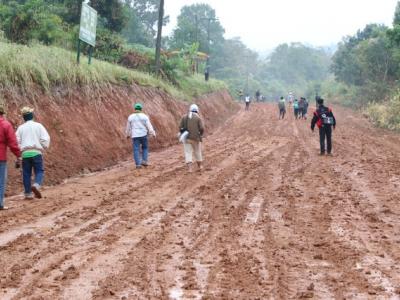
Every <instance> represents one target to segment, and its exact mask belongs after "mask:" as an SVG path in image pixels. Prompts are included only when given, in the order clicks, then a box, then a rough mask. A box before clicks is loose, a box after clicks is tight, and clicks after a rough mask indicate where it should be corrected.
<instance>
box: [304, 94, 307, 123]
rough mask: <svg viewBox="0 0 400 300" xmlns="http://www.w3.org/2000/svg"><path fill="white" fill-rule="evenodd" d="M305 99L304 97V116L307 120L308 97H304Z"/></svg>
mask: <svg viewBox="0 0 400 300" xmlns="http://www.w3.org/2000/svg"><path fill="white" fill-rule="evenodd" d="M303 99H304V108H303V118H304V120H307V112H308V101H307V99H306V98H303Z"/></svg>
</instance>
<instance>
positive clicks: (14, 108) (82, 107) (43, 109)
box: [2, 86, 238, 194]
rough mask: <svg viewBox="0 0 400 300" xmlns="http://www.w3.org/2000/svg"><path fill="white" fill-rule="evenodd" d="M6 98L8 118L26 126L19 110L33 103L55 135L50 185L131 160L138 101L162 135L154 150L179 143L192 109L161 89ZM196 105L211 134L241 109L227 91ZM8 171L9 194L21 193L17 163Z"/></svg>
mask: <svg viewBox="0 0 400 300" xmlns="http://www.w3.org/2000/svg"><path fill="white" fill-rule="evenodd" d="M2 96H3V97H4V98H5V100H6V102H7V103H8V114H7V118H8V119H10V120H11V121H12V122H13V124H14V125H15V126H17V125H18V124H20V123H21V122H22V120H21V117H20V116H19V115H18V111H19V109H20V108H21V107H22V106H23V105H28V104H29V105H32V106H34V107H35V109H36V112H37V113H36V116H37V119H38V121H39V122H42V123H43V124H44V125H45V126H46V128H47V129H48V131H49V133H50V135H51V138H52V143H51V147H50V150H49V151H48V152H47V153H46V154H45V155H46V159H45V168H46V178H45V184H46V185H52V184H57V183H60V182H62V180H64V179H65V178H67V177H70V176H72V175H76V174H78V173H82V172H89V171H95V170H100V169H102V168H104V167H108V166H112V165H114V164H116V163H117V162H119V161H121V160H126V159H127V158H128V157H129V154H130V152H131V144H130V142H129V141H128V140H126V139H125V136H124V130H125V126H126V120H127V117H128V116H129V114H130V113H132V111H133V109H132V104H133V103H134V102H135V101H139V102H142V103H143V104H144V108H145V109H144V111H145V112H146V113H147V114H149V115H150V118H151V120H152V123H153V125H154V127H155V129H156V131H157V138H156V139H152V140H151V144H150V146H151V149H152V150H155V149H159V148H161V147H165V146H168V145H171V144H176V143H177V139H176V133H177V129H178V124H177V123H178V120H179V119H180V117H181V116H182V114H183V113H184V112H185V111H186V110H187V107H188V105H189V103H183V102H180V101H176V100H175V99H173V98H172V97H170V96H169V95H168V94H166V93H164V92H162V91H160V90H158V89H155V88H145V87H140V86H130V87H116V86H106V87H100V88H96V89H93V90H77V89H76V90H74V89H64V88H58V89H57V88H54V89H53V90H52V91H51V92H50V93H43V92H41V91H40V90H38V89H32V90H30V91H29V93H28V94H25V93H22V92H20V91H19V92H17V91H8V92H5V93H4V95H2ZM194 101H196V103H198V104H199V106H200V107H201V110H202V113H203V115H204V118H205V120H206V122H205V124H206V126H207V128H208V130H209V131H212V130H213V129H214V128H216V126H218V125H219V124H221V123H222V122H223V121H224V120H226V119H227V118H228V117H229V116H231V115H232V114H233V113H234V112H235V111H237V108H238V107H237V104H235V103H234V102H233V100H232V98H231V97H230V95H229V94H228V93H227V92H225V91H221V92H216V93H213V94H209V95H205V96H203V97H202V98H200V99H197V100H194ZM10 158H12V155H10ZM9 170H10V178H9V186H8V194H15V193H20V192H21V191H22V185H21V178H20V175H19V174H18V172H17V171H16V170H15V169H14V168H13V165H12V162H11V163H10V167H9Z"/></svg>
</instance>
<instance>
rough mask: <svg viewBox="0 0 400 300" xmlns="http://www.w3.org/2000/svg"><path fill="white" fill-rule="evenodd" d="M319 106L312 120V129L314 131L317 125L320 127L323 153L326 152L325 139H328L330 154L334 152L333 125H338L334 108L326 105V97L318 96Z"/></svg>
mask: <svg viewBox="0 0 400 300" xmlns="http://www.w3.org/2000/svg"><path fill="white" fill-rule="evenodd" d="M317 104H318V108H317V110H316V111H315V112H314V116H313V118H312V120H311V130H312V131H314V128H315V125H317V126H318V128H319V141H320V149H321V155H324V154H325V139H326V144H327V148H326V152H327V153H328V155H331V153H332V127H333V129H335V127H336V119H335V116H334V115H333V113H332V110H331V109H330V108H328V107H326V106H324V99H322V98H318V100H317Z"/></svg>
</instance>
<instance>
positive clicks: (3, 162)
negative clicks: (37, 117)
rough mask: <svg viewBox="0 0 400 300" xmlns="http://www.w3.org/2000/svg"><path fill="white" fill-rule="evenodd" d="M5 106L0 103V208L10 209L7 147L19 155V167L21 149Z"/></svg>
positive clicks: (17, 164) (17, 165)
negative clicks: (6, 204) (7, 198)
mask: <svg viewBox="0 0 400 300" xmlns="http://www.w3.org/2000/svg"><path fill="white" fill-rule="evenodd" d="M4 115H5V108H4V105H3V104H0V210H6V209H8V207H7V206H4V192H5V190H6V185H7V148H10V150H11V151H12V153H14V155H15V156H16V157H17V159H18V160H17V163H16V167H19V163H20V160H21V151H20V149H19V146H18V142H17V137H16V136H15V132H14V128H13V127H12V125H11V124H10V122H8V121H7V120H6V119H5V118H4Z"/></svg>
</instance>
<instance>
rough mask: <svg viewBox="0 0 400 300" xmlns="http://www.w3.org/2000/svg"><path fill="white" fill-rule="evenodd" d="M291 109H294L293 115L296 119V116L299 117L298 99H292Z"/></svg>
mask: <svg viewBox="0 0 400 300" xmlns="http://www.w3.org/2000/svg"><path fill="white" fill-rule="evenodd" d="M293 111H294V117H295V118H296V120H297V118H298V117H299V100H297V99H294V102H293Z"/></svg>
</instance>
